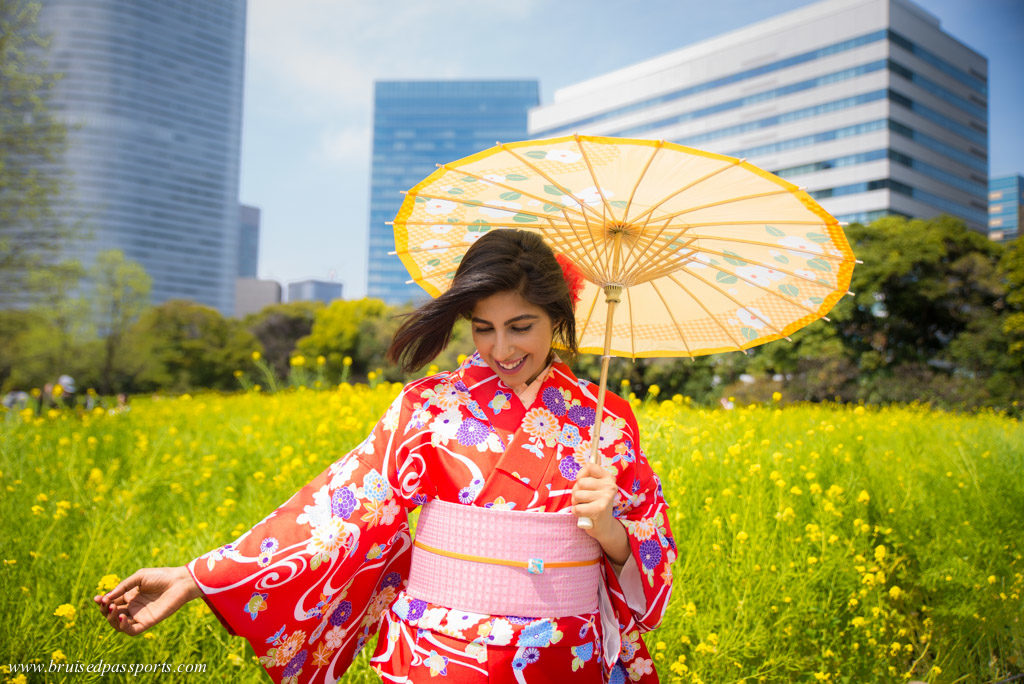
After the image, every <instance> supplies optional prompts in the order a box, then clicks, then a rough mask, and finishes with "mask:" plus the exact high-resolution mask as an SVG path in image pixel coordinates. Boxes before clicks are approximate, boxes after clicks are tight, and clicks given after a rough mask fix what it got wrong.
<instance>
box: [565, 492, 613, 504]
mask: <svg viewBox="0 0 1024 684" xmlns="http://www.w3.org/2000/svg"><path fill="white" fill-rule="evenodd" d="M602 499H608V500H610V497H608V496H607V494H606V493H605V492H604V491H603V490H600V489H581V490H579V491H574V492H573V493H572V502H573V503H574V504H578V503H591V502H593V501H599V500H602Z"/></svg>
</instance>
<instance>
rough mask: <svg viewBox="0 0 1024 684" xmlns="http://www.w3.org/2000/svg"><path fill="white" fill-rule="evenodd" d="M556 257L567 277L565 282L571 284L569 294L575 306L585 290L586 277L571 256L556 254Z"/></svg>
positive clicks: (563, 273) (563, 274)
mask: <svg viewBox="0 0 1024 684" xmlns="http://www.w3.org/2000/svg"><path fill="white" fill-rule="evenodd" d="M555 259H557V260H558V265H559V266H561V267H562V277H563V278H565V284H566V285H568V286H569V295H570V296H571V297H572V305H573V307H575V306H576V304H578V303H579V301H580V293H582V292H583V281H584V280H586V278H585V277H584V276H583V272H582V271H580V269H579V267H578V266H577V265H576V264H574V263H573V261H572V259H570V258H569V257H567V256H565V255H564V254H556V255H555Z"/></svg>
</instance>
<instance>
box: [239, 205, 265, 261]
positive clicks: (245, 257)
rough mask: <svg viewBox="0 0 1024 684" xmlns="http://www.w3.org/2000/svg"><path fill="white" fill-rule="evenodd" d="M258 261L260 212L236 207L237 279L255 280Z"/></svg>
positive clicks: (242, 206) (256, 209) (251, 208)
mask: <svg viewBox="0 0 1024 684" xmlns="http://www.w3.org/2000/svg"><path fill="white" fill-rule="evenodd" d="M259 261H260V210H259V207H250V206H249V205H247V204H240V205H238V272H237V274H236V275H237V276H238V277H239V278H255V277H256V271H257V270H258V268H259Z"/></svg>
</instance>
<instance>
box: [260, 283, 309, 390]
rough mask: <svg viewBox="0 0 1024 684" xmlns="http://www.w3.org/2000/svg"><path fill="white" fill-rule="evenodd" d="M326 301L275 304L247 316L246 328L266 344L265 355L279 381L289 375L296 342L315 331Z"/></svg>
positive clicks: (264, 345) (264, 346) (264, 347)
mask: <svg viewBox="0 0 1024 684" xmlns="http://www.w3.org/2000/svg"><path fill="white" fill-rule="evenodd" d="M323 308H324V304H323V302H288V303H287V304H272V305H271V306H268V307H264V308H263V309H262V310H261V311H259V312H257V313H254V314H250V315H249V316H246V317H245V327H246V328H247V329H248V330H249V332H251V333H252V334H253V335H255V336H256V339H258V340H259V341H260V344H261V345H263V350H264V351H263V356H264V358H265V359H266V362H267V363H268V364H269V365H270V367H271V368H273V369H274V373H275V374H276V375H277V378H278V379H279V380H284V379H285V378H287V377H288V372H289V368H290V367H289V364H288V361H289V359H290V358H291V356H292V352H293V351H295V345H296V344H297V343H298V341H299V340H300V339H302V338H303V337H306V336H307V335H309V334H310V332H311V331H312V330H313V323H314V322H315V320H316V316H317V312H319V311H320V310H321V309H323Z"/></svg>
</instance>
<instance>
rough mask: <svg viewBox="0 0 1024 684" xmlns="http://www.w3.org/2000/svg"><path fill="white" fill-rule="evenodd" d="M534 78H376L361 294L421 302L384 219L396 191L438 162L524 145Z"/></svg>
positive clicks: (396, 203) (391, 214) (393, 207)
mask: <svg viewBox="0 0 1024 684" xmlns="http://www.w3.org/2000/svg"><path fill="white" fill-rule="evenodd" d="M538 97H539V95H538V86H537V81H378V82H377V83H376V84H375V86H374V105H373V162H372V169H371V175H370V234H369V274H368V281H367V288H366V291H367V295H368V296H370V297H376V298H378V299H383V300H384V301H385V302H387V303H389V304H402V303H404V302H408V301H415V300H418V299H423V298H424V297H426V296H427V295H426V292H424V290H423V289H422V288H420V287H419V286H418V285H408V284H406V281H407V280H408V279H409V273H408V271H406V269H405V266H403V265H402V262H401V261H399V259H398V257H396V256H389V255H388V252H393V251H394V249H395V239H394V233H393V231H392V228H391V226H389V225H387V222H388V221H391V220H393V219H394V218H395V214H396V213H398V208H399V207H400V206H401V204H402V199H403V196H402V194H401V192H402V191H403V190H408V189H409V188H411V187H412V186H414V185H416V183H418V182H419V181H421V180H422V179H423V178H424V177H426V176H427V175H429V174H430V173H432V172H433V171H434V170H435V168H436V165H437V164H443V163H447V162H451V161H455V160H456V159H461V158H462V157H466V156H468V155H470V154H473V153H474V152H479V151H480V150H483V149H486V148H488V147H491V146H493V145H494V143H495V142H497V141H500V142H514V141H517V140H523V139H525V138H526V137H527V135H526V118H527V112H528V110H529V109H530V108H531V107H535V106H536V105H537V104H538V101H539V100H538Z"/></svg>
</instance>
